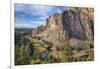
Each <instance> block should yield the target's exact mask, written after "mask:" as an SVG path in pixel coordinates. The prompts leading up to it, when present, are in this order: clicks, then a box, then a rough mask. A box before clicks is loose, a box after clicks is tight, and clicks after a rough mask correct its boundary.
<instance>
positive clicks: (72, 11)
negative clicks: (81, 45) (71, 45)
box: [32, 7, 94, 45]
mask: <svg viewBox="0 0 100 69" xmlns="http://www.w3.org/2000/svg"><path fill="white" fill-rule="evenodd" d="M37 32H39V33H37ZM34 34H35V35H38V36H41V37H42V39H44V40H47V41H50V42H52V43H53V44H54V45H62V44H63V42H64V41H66V40H68V41H70V40H71V41H72V40H73V39H75V40H78V41H93V40H94V9H93V8H79V7H76V8H74V7H71V8H69V9H68V10H66V11H63V12H62V13H56V14H54V15H53V16H49V18H47V19H46V25H45V26H41V27H39V29H37V30H35V31H33V34H32V36H35V35H34Z"/></svg>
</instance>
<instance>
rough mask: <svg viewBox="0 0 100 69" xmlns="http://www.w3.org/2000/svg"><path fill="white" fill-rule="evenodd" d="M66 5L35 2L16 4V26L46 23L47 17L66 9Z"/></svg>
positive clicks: (32, 25) (30, 26) (28, 26)
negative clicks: (38, 3) (48, 4)
mask: <svg viewBox="0 0 100 69" xmlns="http://www.w3.org/2000/svg"><path fill="white" fill-rule="evenodd" d="M66 9H67V7H64V6H47V5H34V4H18V3H16V4H15V5H14V18H15V27H21V28H22V27H27V28H36V27H38V26H40V25H44V24H45V23H46V18H48V17H49V16H52V15H54V13H61V12H62V11H63V10H66Z"/></svg>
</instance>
